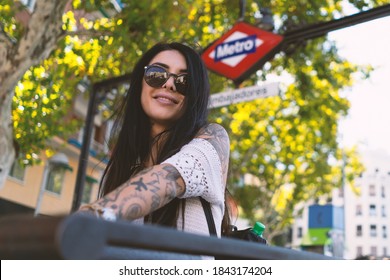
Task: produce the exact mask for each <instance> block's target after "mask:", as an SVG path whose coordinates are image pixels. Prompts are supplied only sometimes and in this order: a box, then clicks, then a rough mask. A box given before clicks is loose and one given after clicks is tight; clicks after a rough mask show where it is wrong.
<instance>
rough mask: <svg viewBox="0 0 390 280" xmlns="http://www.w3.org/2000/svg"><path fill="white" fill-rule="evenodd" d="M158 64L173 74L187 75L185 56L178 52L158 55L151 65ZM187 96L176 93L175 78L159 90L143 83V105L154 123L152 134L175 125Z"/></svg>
mask: <svg viewBox="0 0 390 280" xmlns="http://www.w3.org/2000/svg"><path fill="white" fill-rule="evenodd" d="M152 64H156V65H159V66H161V67H162V68H164V69H165V70H166V71H167V72H169V73H172V74H176V75H179V74H183V73H187V63H186V61H185V58H184V56H183V55H182V54H181V53H180V52H178V51H176V50H167V51H162V52H160V53H158V54H157V55H156V56H155V57H154V58H153V59H152V60H151V61H150V63H149V65H152ZM184 98H185V96H184V95H182V94H180V93H179V92H177V91H176V86H175V83H174V77H172V76H170V77H169V79H168V80H167V81H166V82H165V84H163V85H162V86H161V87H159V88H154V87H151V86H149V85H148V84H147V83H146V82H145V79H143V81H142V93H141V105H142V108H143V110H144V112H145V113H146V115H147V116H148V117H149V119H150V120H151V123H152V131H153V132H152V133H153V134H154V135H155V134H157V133H160V132H162V131H164V130H166V129H167V128H169V127H170V126H171V125H172V124H174V123H175V122H176V121H177V120H178V119H179V118H180V117H181V116H182V115H183V112H184Z"/></svg>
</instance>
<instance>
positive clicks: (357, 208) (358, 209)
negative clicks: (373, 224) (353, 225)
mask: <svg viewBox="0 0 390 280" xmlns="http://www.w3.org/2000/svg"><path fill="white" fill-rule="evenodd" d="M361 215H362V205H361V204H358V205H356V216H361Z"/></svg>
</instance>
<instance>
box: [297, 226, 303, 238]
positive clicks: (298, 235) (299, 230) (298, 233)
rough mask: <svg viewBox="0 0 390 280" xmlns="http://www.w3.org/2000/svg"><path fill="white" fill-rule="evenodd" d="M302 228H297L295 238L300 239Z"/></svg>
mask: <svg viewBox="0 0 390 280" xmlns="http://www.w3.org/2000/svg"><path fill="white" fill-rule="evenodd" d="M302 235H303V234H302V227H298V232H297V237H298V238H302Z"/></svg>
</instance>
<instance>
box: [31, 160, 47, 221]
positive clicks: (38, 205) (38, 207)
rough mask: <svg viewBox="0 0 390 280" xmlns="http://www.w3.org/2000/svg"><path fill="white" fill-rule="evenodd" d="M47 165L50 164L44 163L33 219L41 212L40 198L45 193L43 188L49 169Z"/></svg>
mask: <svg viewBox="0 0 390 280" xmlns="http://www.w3.org/2000/svg"><path fill="white" fill-rule="evenodd" d="M49 165H50V163H49V162H48V161H46V163H45V168H44V169H43V178H42V183H41V188H40V189H39V193H38V198H37V204H36V206H35V210H34V217H36V216H38V214H39V211H40V210H41V204H42V198H43V194H44V192H45V187H46V184H47V177H48V175H49V168H50V166H49Z"/></svg>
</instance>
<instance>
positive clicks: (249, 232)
mask: <svg viewBox="0 0 390 280" xmlns="http://www.w3.org/2000/svg"><path fill="white" fill-rule="evenodd" d="M200 202H201V203H202V207H203V210H204V213H205V215H206V220H207V225H208V227H209V232H210V235H215V236H217V230H216V227H215V222H214V218H213V213H212V212H211V207H210V203H209V202H207V201H206V200H205V199H204V198H203V197H200ZM223 237H228V238H235V239H240V240H244V241H250V242H257V243H261V244H267V240H266V239H265V238H263V237H262V236H260V235H258V234H256V233H255V232H254V231H253V228H251V227H250V228H246V229H242V230H239V229H238V228H237V227H236V226H234V225H230V229H229V230H228V232H226V233H224V235H223Z"/></svg>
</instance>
